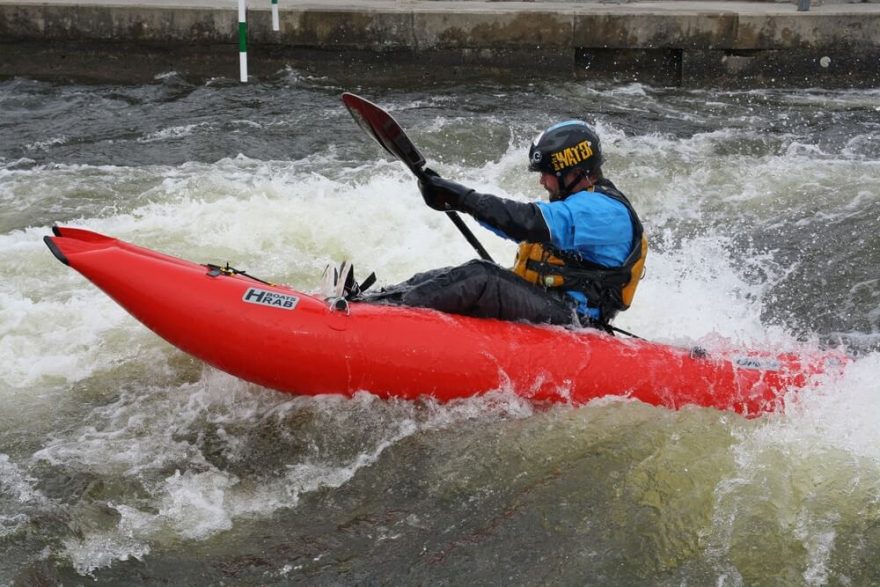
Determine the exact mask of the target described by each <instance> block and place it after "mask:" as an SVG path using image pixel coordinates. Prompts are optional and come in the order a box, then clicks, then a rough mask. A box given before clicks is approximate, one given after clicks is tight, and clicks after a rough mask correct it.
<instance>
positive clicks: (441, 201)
mask: <svg viewBox="0 0 880 587" xmlns="http://www.w3.org/2000/svg"><path fill="white" fill-rule="evenodd" d="M419 190H420V191H421V192H422V197H423V198H424V199H425V203H426V204H427V205H428V206H430V207H431V208H433V209H435V210H440V211H441V212H442V211H446V210H461V209H462V203H463V202H464V198H465V196H467V195H468V194H470V193H472V192H473V191H474V190H472V189H471V188H469V187H465V186H463V185H461V184H460V183H455V182H454V181H449V180H447V179H443V178H442V177H440V176H439V175H437V173H435V172H434V171H432V170H431V169H425V172H424V175H423V176H422V179H420V180H419Z"/></svg>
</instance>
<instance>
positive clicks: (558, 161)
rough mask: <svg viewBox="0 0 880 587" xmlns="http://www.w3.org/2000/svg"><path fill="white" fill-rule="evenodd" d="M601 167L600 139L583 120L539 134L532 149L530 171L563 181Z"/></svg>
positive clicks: (569, 121) (562, 124) (555, 126)
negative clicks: (578, 171) (573, 172)
mask: <svg viewBox="0 0 880 587" xmlns="http://www.w3.org/2000/svg"><path fill="white" fill-rule="evenodd" d="M601 165H602V148H601V147H600V146H599V135H597V134H596V131H594V130H593V128H592V127H591V126H590V125H589V124H587V123H586V122H584V121H582V120H566V121H565V122H560V123H559V124H554V125H553V126H551V127H550V128H548V129H547V130H545V131H544V132H542V133H541V134H539V135H538V137H537V138H536V139H535V140H534V142H532V147H531V149H529V171H540V172H543V173H552V174H554V175H556V176H557V177H562V176H563V174H565V172H567V171H570V170H572V169H583V170H584V172H586V173H587V174H590V173H593V172H594V171H595V170H596V169H598V168H599V166H601Z"/></svg>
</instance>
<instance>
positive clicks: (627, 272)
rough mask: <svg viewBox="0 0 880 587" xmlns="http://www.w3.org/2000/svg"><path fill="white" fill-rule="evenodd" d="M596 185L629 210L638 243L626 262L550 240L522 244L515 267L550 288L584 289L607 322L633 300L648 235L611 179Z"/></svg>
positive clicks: (601, 191)
mask: <svg viewBox="0 0 880 587" xmlns="http://www.w3.org/2000/svg"><path fill="white" fill-rule="evenodd" d="M596 186H597V187H598V188H599V192H600V193H602V194H604V195H606V196H608V197H609V198H612V199H614V200H617V201H618V202H620V203H621V204H623V205H624V206H626V209H627V210H628V211H629V215H630V218H631V220H632V225H633V243H634V246H633V248H632V250H631V251H630V253H629V255H628V256H627V258H626V260H625V261H624V262H623V264H622V265H620V266H619V267H604V266H602V265H599V264H598V263H593V262H591V261H587V260H586V259H584V258H583V257H581V255H579V254H577V253H574V252H568V251H561V250H557V249H556V248H555V247H553V246H552V245H550V244H549V243H545V244H542V243H528V242H523V243H520V245H519V251H517V255H516V261H515V262H514V266H513V269H512V271H513V272H514V273H516V274H517V275H519V276H520V277H522V278H523V279H525V280H526V281H528V282H530V283H534V284H536V285H540V286H542V287H545V288H548V289H550V288H560V289H563V290H574V291H579V292H581V293H583V294H584V295H585V296H587V300H589V304H590V306H593V307H596V308H598V309H599V311H600V312H601V313H602V318H601V321H602V322H606V323H607V322H608V321H609V320H611V318H613V317H614V315H615V314H617V312H619V311H620V310H626V309H627V308H629V307H630V305H631V304H632V300H633V296H635V293H636V288H637V287H638V285H639V280H641V278H642V276H643V275H644V269H645V257H646V256H647V254H648V239H647V237H646V236H645V233H644V229H643V228H642V223H641V221H640V220H639V217H638V214H636V211H635V210H634V209H633V207H632V204H630V202H629V200H628V199H627V198H626V196H624V195H623V193H621V192H620V190H618V189H617V188H616V187H614V184H612V183H611V182H610V181H608V180H604V179H603V180H599V182H598V183H597V184H596Z"/></svg>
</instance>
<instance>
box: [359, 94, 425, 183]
mask: <svg viewBox="0 0 880 587" xmlns="http://www.w3.org/2000/svg"><path fill="white" fill-rule="evenodd" d="M342 103H343V104H345V107H346V108H348V111H349V113H350V114H351V117H352V118H354V121H355V122H357V123H358V126H360V127H361V128H362V129H363V130H364V132H366V133H367V134H368V135H370V136H371V137H373V138H374V139H376V142H377V143H379V144H380V145H382V147H384V149H385V150H386V151H388V152H389V153H391V154H392V155H394V156H395V157H397V158H398V159H400V160H401V161H403V163H404V164H405V165H406V166H407V167H409V169H410V171H412V172H413V173H415V174H416V175H417V176H421V174H422V167H423V166H424V165H425V158H424V157H422V154H421V153H419V150H418V149H416V146H415V145H413V144H412V141H410V140H409V137H408V136H406V133H405V132H403V129H402V128H401V127H400V125H399V124H397V121H396V120H394V119H393V118H391V115H390V114H388V113H387V112H385V111H384V110H382V109H381V108H379V107H378V106H376V105H375V104H373V103H372V102H370V101H369V100H365V99H364V98H361V97H360V96H358V95H356V94H352V93H350V92H345V93H344V94H342Z"/></svg>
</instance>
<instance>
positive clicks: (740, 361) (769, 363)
mask: <svg viewBox="0 0 880 587" xmlns="http://www.w3.org/2000/svg"><path fill="white" fill-rule="evenodd" d="M733 363H734V364H735V365H737V366H738V367H743V368H745V369H760V370H762V371H779V369H780V367H781V365H780V364H779V361H777V360H776V359H767V358H759V357H734V359H733Z"/></svg>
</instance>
